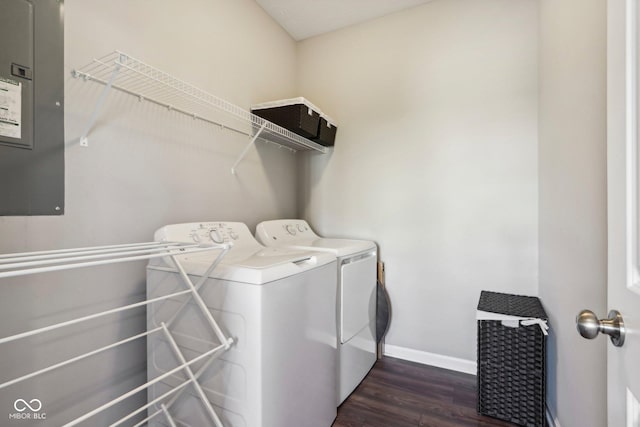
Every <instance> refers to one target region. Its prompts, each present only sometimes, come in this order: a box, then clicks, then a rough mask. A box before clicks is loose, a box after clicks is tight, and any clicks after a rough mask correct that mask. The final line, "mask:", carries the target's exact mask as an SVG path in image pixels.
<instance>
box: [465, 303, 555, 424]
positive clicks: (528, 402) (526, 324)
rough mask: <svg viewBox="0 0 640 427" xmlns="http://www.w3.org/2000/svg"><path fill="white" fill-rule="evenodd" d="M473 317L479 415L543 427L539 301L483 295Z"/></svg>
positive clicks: (543, 322) (543, 325) (542, 324)
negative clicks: (475, 317) (475, 315)
mask: <svg viewBox="0 0 640 427" xmlns="http://www.w3.org/2000/svg"><path fill="white" fill-rule="evenodd" d="M477 319H478V377H477V380H478V413H480V414H482V415H487V416H490V417H494V418H499V419H501V420H505V421H509V422H512V423H515V424H519V425H523V426H531V427H543V426H544V425H545V401H546V399H545V397H546V391H545V376H546V336H547V332H546V330H547V329H548V327H547V314H546V313H545V311H544V309H543V308H542V304H541V303H540V300H539V299H538V298H536V297H529V296H521V295H511V294H503V293H497V292H488V291H482V292H481V294H480V301H479V302H478V312H477Z"/></svg>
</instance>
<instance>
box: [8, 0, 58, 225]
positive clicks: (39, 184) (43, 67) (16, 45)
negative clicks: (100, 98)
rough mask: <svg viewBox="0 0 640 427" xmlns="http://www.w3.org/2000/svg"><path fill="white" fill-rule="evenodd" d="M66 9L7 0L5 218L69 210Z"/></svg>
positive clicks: (50, 1) (48, 1)
mask: <svg viewBox="0 0 640 427" xmlns="http://www.w3.org/2000/svg"><path fill="white" fill-rule="evenodd" d="M62 13H63V12H62V2H60V1H58V0H0V215H60V214H62V213H64V76H63V64H64V39H63V30H64V29H63V20H62V18H63V15H62ZM36 23H37V25H36Z"/></svg>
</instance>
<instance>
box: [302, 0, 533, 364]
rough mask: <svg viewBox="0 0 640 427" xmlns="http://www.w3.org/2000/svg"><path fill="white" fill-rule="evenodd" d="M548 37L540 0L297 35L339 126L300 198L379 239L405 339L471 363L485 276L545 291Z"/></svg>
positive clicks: (306, 68) (353, 232)
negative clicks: (541, 152) (541, 182)
mask: <svg viewBox="0 0 640 427" xmlns="http://www.w3.org/2000/svg"><path fill="white" fill-rule="evenodd" d="M537 43H538V3H537V2H536V1H534V0H482V1H478V0H446V1H434V2H431V3H428V4H425V5H423V6H419V7H416V8H413V9H409V10H406V11H404V12H400V13H396V14H393V15H389V16H386V17H383V18H381V19H378V20H375V21H371V22H368V23H365V24H361V25H358V26H354V27H350V28H347V29H344V30H340V31H336V32H333V33H330V34H327V35H323V36H318V37H315V38H311V39H308V40H305V41H303V42H301V43H300V44H299V50H298V55H299V63H298V79H299V80H298V89H299V93H300V94H303V95H304V96H305V97H307V98H309V99H310V100H311V101H312V102H314V103H316V104H317V105H318V106H319V107H320V108H321V109H322V110H324V111H325V112H326V113H328V114H329V115H331V116H332V117H334V118H335V120H336V121H337V122H338V125H339V128H338V137H337V140H336V147H335V149H334V151H333V153H332V154H330V155H327V156H319V155H313V154H312V155H310V156H309V157H308V158H306V159H305V160H304V161H303V162H302V167H301V170H300V174H301V182H303V183H304V186H302V187H301V189H306V191H304V192H303V194H301V197H300V211H301V213H302V214H303V215H304V217H306V218H307V219H308V220H309V221H310V223H311V224H312V225H313V226H314V227H315V228H316V230H317V231H318V232H319V233H321V234H323V235H326V236H349V237H354V238H365V239H372V240H375V241H376V242H377V243H378V244H379V246H380V254H381V258H382V260H383V261H384V262H385V263H386V271H387V286H388V291H389V293H390V298H391V303H392V306H393V319H392V323H391V329H390V331H389V334H388V335H387V339H386V343H387V350H390V351H392V352H393V353H394V354H402V355H404V356H405V357H414V358H417V359H421V360H426V361H428V362H431V363H436V362H437V361H438V360H440V359H438V358H436V359H433V358H431V357H430V355H429V354H436V355H443V356H448V357H453V358H458V359H462V360H463V361H466V362H468V363H464V362H463V363H462V365H461V366H462V367H463V368H466V369H470V370H473V361H474V360H475V358H476V353H475V351H476V324H475V308H476V305H477V302H478V297H479V294H480V291H481V290H482V289H487V290H494V291H502V292H511V293H518V294H530V295H535V294H537V291H538V284H537V262H538V260H537V257H538V245H537V233H538V230H537V215H538V208H537V198H538V194H537V108H538V105H537V97H538V88H537V48H538V45H537Z"/></svg>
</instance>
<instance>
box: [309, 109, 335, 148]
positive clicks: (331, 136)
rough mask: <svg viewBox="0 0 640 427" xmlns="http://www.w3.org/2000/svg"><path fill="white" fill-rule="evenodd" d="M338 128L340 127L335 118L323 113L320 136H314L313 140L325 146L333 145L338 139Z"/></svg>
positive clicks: (319, 130)
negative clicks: (332, 118)
mask: <svg viewBox="0 0 640 427" xmlns="http://www.w3.org/2000/svg"><path fill="white" fill-rule="evenodd" d="M337 130H338V127H337V126H336V125H335V123H334V121H333V120H331V119H330V118H328V117H326V116H323V115H321V116H320V127H319V129H318V136H317V137H316V138H313V141H314V142H317V143H318V144H320V145H324V146H325V147H333V146H334V144H335V141H336V131H337Z"/></svg>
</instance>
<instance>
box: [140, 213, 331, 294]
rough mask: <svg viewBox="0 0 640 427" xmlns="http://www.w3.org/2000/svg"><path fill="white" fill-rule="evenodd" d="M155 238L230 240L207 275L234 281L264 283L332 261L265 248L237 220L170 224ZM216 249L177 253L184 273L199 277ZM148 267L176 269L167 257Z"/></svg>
mask: <svg viewBox="0 0 640 427" xmlns="http://www.w3.org/2000/svg"><path fill="white" fill-rule="evenodd" d="M155 238H156V240H168V241H178V242H180V241H184V242H194V241H195V242H201V243H202V242H204V243H211V242H213V243H222V242H225V243H231V244H232V245H233V246H232V247H231V249H230V250H229V252H227V254H226V255H225V257H224V258H223V259H222V261H221V262H220V264H219V265H218V266H217V267H216V268H215V270H214V271H213V272H212V273H211V274H209V277H212V278H217V279H225V280H230V281H234V282H244V283H250V284H256V285H260V284H264V283H268V282H272V281H274V280H278V279H282V278H285V277H289V276H292V275H294V274H298V273H302V272H304V271H307V270H311V269H313V268H316V267H319V266H322V265H325V264H329V263H331V262H334V261H335V256H333V255H331V254H328V253H321V252H311V251H308V250H295V249H287V248H274V247H270V248H265V247H264V246H262V245H261V244H260V243H258V242H257V241H256V240H255V238H254V237H253V236H252V235H251V232H250V231H249V229H248V228H247V226H246V225H245V224H243V223H239V222H219V221H213V222H203V223H189V224H173V225H167V226H165V227H162V228H161V229H159V230H158V231H156V233H155ZM219 253H220V251H219V250H214V251H210V252H200V253H195V254H189V255H181V256H178V257H177V258H178V260H179V261H180V263H181V264H182V266H183V267H184V269H185V271H186V272H187V274H190V275H195V276H202V275H203V274H205V273H206V271H207V269H208V268H209V266H210V265H211V263H212V262H213V261H214V260H215V259H216V257H217V256H218V255H219ZM148 268H149V269H161V270H171V271H176V270H175V266H174V265H173V262H172V261H171V259H169V258H157V259H153V260H151V261H150V262H149V266H148Z"/></svg>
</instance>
